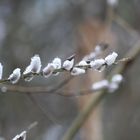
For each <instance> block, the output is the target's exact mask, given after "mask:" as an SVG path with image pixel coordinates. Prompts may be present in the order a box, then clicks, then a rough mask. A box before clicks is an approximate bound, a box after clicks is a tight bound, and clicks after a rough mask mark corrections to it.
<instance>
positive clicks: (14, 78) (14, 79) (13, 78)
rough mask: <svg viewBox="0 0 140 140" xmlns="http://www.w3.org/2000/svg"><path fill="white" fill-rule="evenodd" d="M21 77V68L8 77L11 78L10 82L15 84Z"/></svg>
mask: <svg viewBox="0 0 140 140" xmlns="http://www.w3.org/2000/svg"><path fill="white" fill-rule="evenodd" d="M20 77H21V72H20V68H16V69H15V70H14V71H13V73H12V74H11V75H10V76H9V77H8V80H10V82H11V83H12V84H15V83H17V82H18V80H19V79H20Z"/></svg>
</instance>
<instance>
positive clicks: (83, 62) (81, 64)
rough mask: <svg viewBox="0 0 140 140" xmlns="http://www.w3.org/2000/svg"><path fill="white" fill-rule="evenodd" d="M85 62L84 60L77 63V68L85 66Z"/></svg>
mask: <svg viewBox="0 0 140 140" xmlns="http://www.w3.org/2000/svg"><path fill="white" fill-rule="evenodd" d="M86 65H87V62H86V61H85V60H82V61H80V62H79V63H78V66H86Z"/></svg>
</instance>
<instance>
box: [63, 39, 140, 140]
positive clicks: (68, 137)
mask: <svg viewBox="0 0 140 140" xmlns="http://www.w3.org/2000/svg"><path fill="white" fill-rule="evenodd" d="M139 54H140V41H138V42H137V43H136V44H135V45H134V46H133V47H132V48H131V49H130V50H129V51H128V53H127V54H126V55H125V57H126V58H128V57H129V58H131V60H130V61H126V62H124V63H121V64H120V65H117V66H116V68H115V69H114V70H113V71H112V73H111V74H110V75H109V76H108V79H110V77H112V75H114V74H116V73H124V71H125V70H126V69H127V67H128V66H130V64H132V63H130V62H133V61H134V60H135V59H136V57H137V56H138V55H139ZM106 94H107V92H105V91H101V92H99V93H98V94H97V96H96V97H93V98H91V101H90V102H89V103H88V104H87V105H86V106H85V108H84V109H83V111H82V112H81V113H79V115H78V116H77V117H76V119H75V120H74V122H73V123H72V125H71V126H70V128H69V129H68V130H67V132H66V133H65V135H64V137H63V139H62V140H72V139H73V137H74V136H75V135H76V133H77V131H78V130H79V129H80V128H81V126H82V125H83V123H84V122H85V121H86V119H87V118H88V116H89V115H90V113H91V112H92V111H93V110H94V109H95V108H96V106H97V105H98V104H99V103H100V102H101V101H102V99H104V98H105V95H106Z"/></svg>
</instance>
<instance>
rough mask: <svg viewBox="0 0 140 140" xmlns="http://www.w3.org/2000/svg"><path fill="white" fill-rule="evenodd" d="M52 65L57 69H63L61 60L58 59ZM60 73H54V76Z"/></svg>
mask: <svg viewBox="0 0 140 140" xmlns="http://www.w3.org/2000/svg"><path fill="white" fill-rule="evenodd" d="M52 64H53V65H54V68H55V69H60V68H61V59H60V58H58V57H56V58H54V60H53V61H52ZM59 73H60V72H56V73H53V75H54V76H57V75H58V74H59Z"/></svg>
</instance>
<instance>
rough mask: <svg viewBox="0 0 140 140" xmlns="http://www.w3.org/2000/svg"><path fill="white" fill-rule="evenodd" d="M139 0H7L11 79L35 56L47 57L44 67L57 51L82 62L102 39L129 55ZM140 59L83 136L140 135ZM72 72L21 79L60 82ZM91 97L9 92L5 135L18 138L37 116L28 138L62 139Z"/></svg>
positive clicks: (2, 96)
mask: <svg viewBox="0 0 140 140" xmlns="http://www.w3.org/2000/svg"><path fill="white" fill-rule="evenodd" d="M114 1H115V0H114ZM114 1H113V0H112V1H111V2H114ZM139 5H140V0H133V1H132V0H116V1H115V4H113V5H112V4H110V3H108V1H106V0H78V1H75V0H30V1H29V0H0V62H1V63H2V64H3V65H4V77H7V76H8V75H9V74H10V73H11V72H12V71H13V69H15V68H17V67H20V68H21V69H22V72H23V71H24V69H25V68H26V66H27V65H28V64H29V63H30V58H31V57H32V56H33V55H34V54H39V55H40V57H41V60H42V65H43V66H45V65H47V63H49V62H50V61H51V60H52V59H53V58H55V57H57V56H58V57H60V58H61V59H62V60H65V59H66V58H67V57H69V56H71V55H72V54H74V53H75V54H76V55H77V58H76V59H77V61H78V60H80V58H82V57H83V56H84V55H86V54H88V53H89V52H91V51H93V50H94V47H95V46H96V45H97V44H98V43H102V42H105V43H107V44H109V48H108V51H107V52H105V54H108V53H110V52H112V51H117V52H118V54H119V58H122V57H123V56H124V55H125V54H126V52H127V51H128V50H129V49H130V48H132V47H133V46H134V44H135V43H136V42H137V41H138V40H139V39H140V35H139V33H140V20H139V19H140V9H139ZM123 21H125V23H123ZM139 64H140V57H138V58H137V59H136V60H135V61H134V64H133V65H132V66H131V67H130V68H129V69H128V70H126V72H125V74H124V78H125V79H124V81H123V84H122V86H121V88H120V89H119V90H118V91H116V92H115V93H114V94H108V95H107V97H106V99H105V100H104V101H103V103H102V105H100V107H99V108H100V109H97V110H96V111H95V114H96V112H97V115H95V114H94V118H92V116H91V118H90V120H89V122H90V124H92V123H93V125H94V126H93V127H94V128H93V129H92V127H91V126H88V123H87V125H86V126H85V128H86V129H87V130H89V133H90V134H86V131H85V134H83V133H84V132H83V131H82V130H81V131H80V133H78V134H77V136H76V137H75V140H92V139H96V140H124V139H127V140H132V139H133V140H135V139H138V138H139V137H140V133H139V132H140V94H139V91H140V76H139V72H140V66H139ZM111 70H112V67H111V68H109V69H108V70H107V71H105V72H104V73H102V74H101V73H99V72H90V73H88V74H85V75H82V76H78V77H76V78H74V80H72V81H71V82H70V83H69V84H68V85H66V86H65V87H64V88H65V90H74V91H75V92H76V91H79V90H80V89H86V88H89V87H90V86H91V84H92V83H93V82H96V81H99V80H100V79H103V77H104V75H105V76H106V75H107V74H108V73H109V72H110V71H111ZM68 76H69V74H64V73H62V74H60V75H58V76H52V77H50V78H48V79H45V78H42V77H37V78H35V79H34V80H33V81H31V82H29V83H28V82H24V81H20V82H19V83H18V85H22V86H28V87H30V86H44V87H48V88H53V87H55V86H57V85H58V84H59V83H61V82H62V81H63V80H64V79H66V78H67V77H68ZM1 87H2V85H1ZM91 96H92V95H87V96H83V97H80V96H78V97H71V98H69V97H63V96H60V95H56V94H53V93H52V95H51V94H49V95H48V94H41V93H40V94H38V95H34V94H32V96H28V94H20V93H14V92H5V93H3V92H2V91H1V93H0V140H10V139H12V138H13V137H14V136H15V135H17V134H18V133H20V132H21V131H23V130H26V129H27V127H28V126H29V125H30V124H32V123H33V122H35V121H37V122H38V125H37V126H36V127H35V128H33V129H32V130H31V131H30V133H28V136H27V139H29V140H61V139H62V136H63V135H64V134H65V132H66V130H67V128H68V127H69V126H70V125H71V123H72V121H73V120H74V118H75V117H76V116H77V115H78V113H79V111H81V110H82V108H83V106H85V105H86V103H87V102H88V100H89V98H90V97H91ZM99 112H100V113H99ZM95 116H96V117H95ZM83 130H84V127H83ZM91 134H94V136H92V138H91V137H90V135H91Z"/></svg>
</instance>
